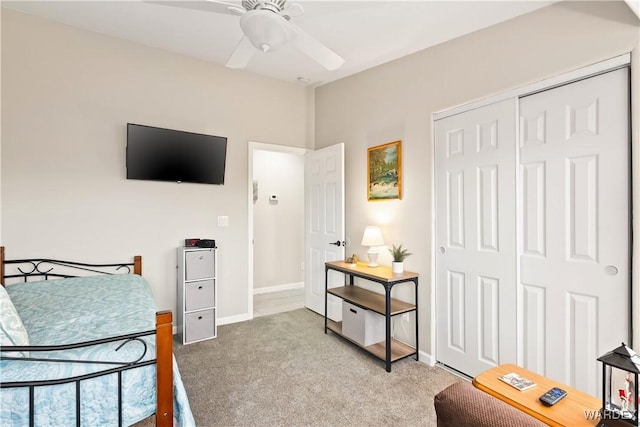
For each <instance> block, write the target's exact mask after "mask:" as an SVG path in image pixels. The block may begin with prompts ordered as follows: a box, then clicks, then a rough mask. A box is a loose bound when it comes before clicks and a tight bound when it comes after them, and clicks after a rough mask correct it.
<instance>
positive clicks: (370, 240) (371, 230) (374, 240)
mask: <svg viewBox="0 0 640 427" xmlns="http://www.w3.org/2000/svg"><path fill="white" fill-rule="evenodd" d="M361 245H362V246H369V251H368V252H367V256H368V257H369V267H377V266H378V249H377V246H382V245H384V241H383V240H382V232H381V231H380V227H375V226H373V225H369V226H367V228H365V229H364V234H363V235H362V243H361Z"/></svg>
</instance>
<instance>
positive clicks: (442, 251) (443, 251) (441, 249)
mask: <svg viewBox="0 0 640 427" xmlns="http://www.w3.org/2000/svg"><path fill="white" fill-rule="evenodd" d="M445 252H446V250H445V248H444V246H440V253H441V254H443V253H445Z"/></svg>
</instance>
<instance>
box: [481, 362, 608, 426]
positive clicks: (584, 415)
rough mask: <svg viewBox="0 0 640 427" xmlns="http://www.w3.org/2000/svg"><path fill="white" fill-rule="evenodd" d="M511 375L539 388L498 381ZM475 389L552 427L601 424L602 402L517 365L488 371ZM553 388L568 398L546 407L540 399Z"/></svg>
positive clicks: (482, 374)
mask: <svg viewBox="0 0 640 427" xmlns="http://www.w3.org/2000/svg"><path fill="white" fill-rule="evenodd" d="M510 372H515V373H516V374H518V375H520V376H522V377H524V378H527V379H529V380H532V381H533V382H535V383H536V384H537V385H536V386H535V387H533V388H530V389H528V390H524V391H520V390H518V389H516V388H514V387H511V386H510V385H508V384H506V383H504V382H502V381H501V380H500V379H499V377H501V376H502V375H505V374H508V373H510ZM473 385H474V386H476V387H477V388H479V389H480V390H482V391H485V392H487V393H489V394H490V395H492V396H494V397H496V398H497V399H500V400H502V401H504V402H506V403H508V404H509V405H511V406H514V407H516V408H518V409H520V410H521V411H524V412H526V413H527V414H529V415H531V416H532V417H534V418H537V419H539V420H540V421H542V422H544V423H545V424H548V425H550V426H572V427H574V426H575V427H579V426H595V425H596V424H597V423H598V421H599V420H598V419H597V417H595V416H594V415H595V414H597V412H598V411H599V410H600V408H601V407H602V401H601V400H600V399H598V398H596V397H594V396H591V395H588V394H586V393H583V392H581V391H579V390H576V389H574V388H571V387H569V386H567V385H564V384H560V383H558V382H556V381H553V380H551V379H549V378H547V377H543V376H542V375H538V374H536V373H534V372H531V371H529V370H526V369H524V368H521V367H519V366H516V365H511V364H507V365H500V366H496V367H495V368H492V369H489V370H488V371H485V372H483V373H481V374H480V375H478V376H477V377H475V378H474V379H473ZM553 387H560V388H561V389H563V390H565V391H566V392H567V395H566V396H565V397H564V398H563V399H562V400H561V401H559V402H558V403H556V404H555V405H553V406H545V405H543V404H542V403H541V402H540V401H539V400H538V398H539V397H540V396H541V395H542V394H544V393H545V392H546V391H548V390H549V389H551V388H553Z"/></svg>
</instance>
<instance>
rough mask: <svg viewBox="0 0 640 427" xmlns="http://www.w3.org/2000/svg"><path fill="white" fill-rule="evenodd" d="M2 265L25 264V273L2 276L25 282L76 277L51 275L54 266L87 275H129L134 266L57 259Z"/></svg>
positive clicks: (29, 260) (21, 270)
mask: <svg viewBox="0 0 640 427" xmlns="http://www.w3.org/2000/svg"><path fill="white" fill-rule="evenodd" d="M4 264H5V265H10V264H18V265H19V264H25V265H26V266H27V267H23V268H25V270H26V271H25V270H23V268H20V267H16V270H18V271H19V273H13V274H4V279H15V278H20V277H21V278H23V279H24V281H25V282H26V281H27V280H28V278H29V277H44V280H49V278H52V277H56V278H61V279H62V278H65V279H68V278H71V277H78V276H76V275H71V274H61V273H53V272H52V271H53V269H54V268H55V267H56V266H58V267H64V268H70V269H74V270H82V271H86V272H89V273H98V274H122V273H131V267H133V266H134V263H133V262H129V263H117V264H86V263H81V262H74V261H61V260H57V259H46V258H29V259H12V260H5V261H4ZM49 265H51V266H53V267H50V268H49V269H47V270H44V268H46V267H48V266H49ZM27 268H30V270H27ZM123 268H124V269H126V270H127V271H126V272H120V273H118V271H119V270H121V269H123ZM107 269H113V270H114V272H109V271H106V270H107Z"/></svg>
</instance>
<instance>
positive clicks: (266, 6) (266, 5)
mask: <svg viewBox="0 0 640 427" xmlns="http://www.w3.org/2000/svg"><path fill="white" fill-rule="evenodd" d="M287 3H289V1H288V0H266V1H265V0H243V1H242V7H244V8H245V9H246V10H270V11H272V12H276V13H277V12H282V11H283V10H284V8H285V7H286V6H287Z"/></svg>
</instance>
